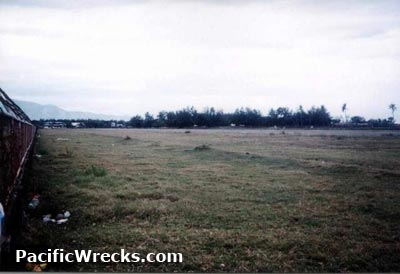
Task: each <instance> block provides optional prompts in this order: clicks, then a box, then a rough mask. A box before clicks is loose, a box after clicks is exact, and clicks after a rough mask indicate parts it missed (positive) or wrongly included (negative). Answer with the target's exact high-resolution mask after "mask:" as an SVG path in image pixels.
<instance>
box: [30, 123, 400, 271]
mask: <svg viewBox="0 0 400 274" xmlns="http://www.w3.org/2000/svg"><path fill="white" fill-rule="evenodd" d="M383 134H385V133H383ZM60 137H61V138H68V139H69V141H68V142H60V141H57V138H60ZM128 137H129V138H128ZM205 144H207V145H205ZM37 149H38V150H39V151H40V150H46V151H47V154H45V155H44V156H43V157H42V158H41V159H40V160H37V159H36V160H35V163H34V166H33V169H34V170H33V172H34V176H33V177H32V181H33V182H32V185H34V186H36V187H37V188H38V189H39V192H40V193H41V194H42V201H41V206H40V207H39V208H38V213H37V215H36V217H35V216H33V217H32V221H31V224H30V225H29V226H28V228H27V230H26V232H25V234H24V241H23V244H24V245H27V246H38V245H39V246H44V247H49V248H64V249H89V248H93V249H95V250H99V251H108V252H114V251H118V250H119V249H121V248H125V249H129V250H132V251H138V252H141V253H146V252H154V251H157V252H181V253H183V255H184V263H183V264H137V265H129V264H87V265H86V264H85V265H74V264H72V265H61V266H52V265H50V268H52V267H53V269H56V270H59V269H61V270H76V271H78V270H98V271H143V272H151V271H158V272H160V271H168V272H172V271H183V272H186V271H197V272H204V271H207V272H210V271H215V272H221V271H222V272H224V271H235V272H250V271H251V272H258V271H264V272H266V271H279V272H283V271H296V272H307V271H317V272H344V271H361V272H362V271H364V272H365V271H400V263H399V260H398V255H399V254H400V247H399V235H400V218H399V217H400V172H399V171H398V167H399V166H400V138H399V137H398V135H397V134H394V136H390V137H387V136H382V134H377V133H376V132H373V133H371V134H369V133H368V132H367V131H364V132H361V133H360V132H356V131H354V132H352V131H339V132H338V131H291V130H285V134H282V133H281V131H276V132H275V131H258V130H257V131H256V130H255V131H251V130H243V131H240V130H238V131H229V130H228V131H220V130H191V132H190V134H186V133H185V131H184V130H42V131H41V138H40V144H39V147H38V148H37ZM64 209H68V210H69V211H71V213H72V216H71V218H70V221H69V222H68V223H67V224H66V225H65V226H62V227H61V226H59V227H54V226H48V225H45V224H43V223H41V222H40V214H42V213H43V214H46V213H49V212H57V211H61V210H64Z"/></svg>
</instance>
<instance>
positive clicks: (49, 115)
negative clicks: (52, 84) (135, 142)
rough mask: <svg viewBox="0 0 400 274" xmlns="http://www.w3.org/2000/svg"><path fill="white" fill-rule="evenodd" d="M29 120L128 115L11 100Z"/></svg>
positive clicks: (124, 118) (100, 118)
mask: <svg viewBox="0 0 400 274" xmlns="http://www.w3.org/2000/svg"><path fill="white" fill-rule="evenodd" d="M13 101H14V102H15V103H16V104H17V105H18V106H19V107H20V108H21V109H22V110H23V111H24V112H25V113H26V114H27V115H28V116H29V118H31V120H40V119H99V120H129V119H130V117H128V116H118V115H107V114H98V113H91V112H82V111H68V110H65V109H62V108H59V107H57V106H55V105H41V104H37V103H32V102H27V101H20V100H13Z"/></svg>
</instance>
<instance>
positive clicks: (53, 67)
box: [0, 0, 400, 117]
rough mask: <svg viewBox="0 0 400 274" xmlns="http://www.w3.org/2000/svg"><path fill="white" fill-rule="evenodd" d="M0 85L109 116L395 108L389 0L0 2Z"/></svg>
mask: <svg viewBox="0 0 400 274" xmlns="http://www.w3.org/2000/svg"><path fill="white" fill-rule="evenodd" d="M0 7H1V9H0V64H1V65H0V85H1V87H2V88H3V89H5V90H7V91H8V92H9V93H10V94H11V95H12V96H14V97H15V98H18V99H23V100H28V101H29V100H31V101H35V102H38V103H44V104H46V103H52V104H57V105H59V106H60V107H63V108H66V109H72V110H83V111H93V112H104V113H116V114H133V113H143V112H145V111H147V110H150V111H153V112H156V111H159V110H162V109H174V108H178V107H184V106H186V105H194V106H196V107H199V108H203V107H205V106H207V105H213V106H216V107H217V108H223V109H225V110H233V109H234V108H235V107H240V106H249V107H257V108H260V109H262V110H263V112H266V111H267V110H268V108H270V107H277V106H279V105H287V106H289V107H292V108H295V107H297V106H298V105H299V104H303V105H305V106H311V105H319V104H325V105H326V106H327V107H328V109H330V110H331V111H332V112H333V114H337V115H338V114H340V105H341V104H342V103H343V102H347V103H348V104H349V107H350V111H352V112H353V113H354V114H355V113H357V114H361V115H365V116H367V117H373V116H381V117H385V116H387V115H388V113H389V111H388V110H387V105H388V104H389V103H391V102H394V103H397V104H400V100H399V99H400V98H399V93H398V89H399V87H400V80H399V79H400V77H399V76H400V49H399V47H398V45H399V44H400V16H399V14H400V3H399V2H398V1H379V2H377V1H257V0H254V1H225V0H219V1H218V0H216V1H169V2H166V1H123V0H121V1H89V0H88V1H85V0H84V1H49V0H47V1H45V0H37V1H21V0H17V1H8V2H5V1H3V2H0Z"/></svg>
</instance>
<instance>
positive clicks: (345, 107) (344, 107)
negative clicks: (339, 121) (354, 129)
mask: <svg viewBox="0 0 400 274" xmlns="http://www.w3.org/2000/svg"><path fill="white" fill-rule="evenodd" d="M346 111H347V104H346V103H344V104H343V106H342V112H343V113H344V120H345V121H346V123H347V113H346Z"/></svg>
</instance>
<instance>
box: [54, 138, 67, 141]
mask: <svg viewBox="0 0 400 274" xmlns="http://www.w3.org/2000/svg"><path fill="white" fill-rule="evenodd" d="M57 141H69V138H57Z"/></svg>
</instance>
